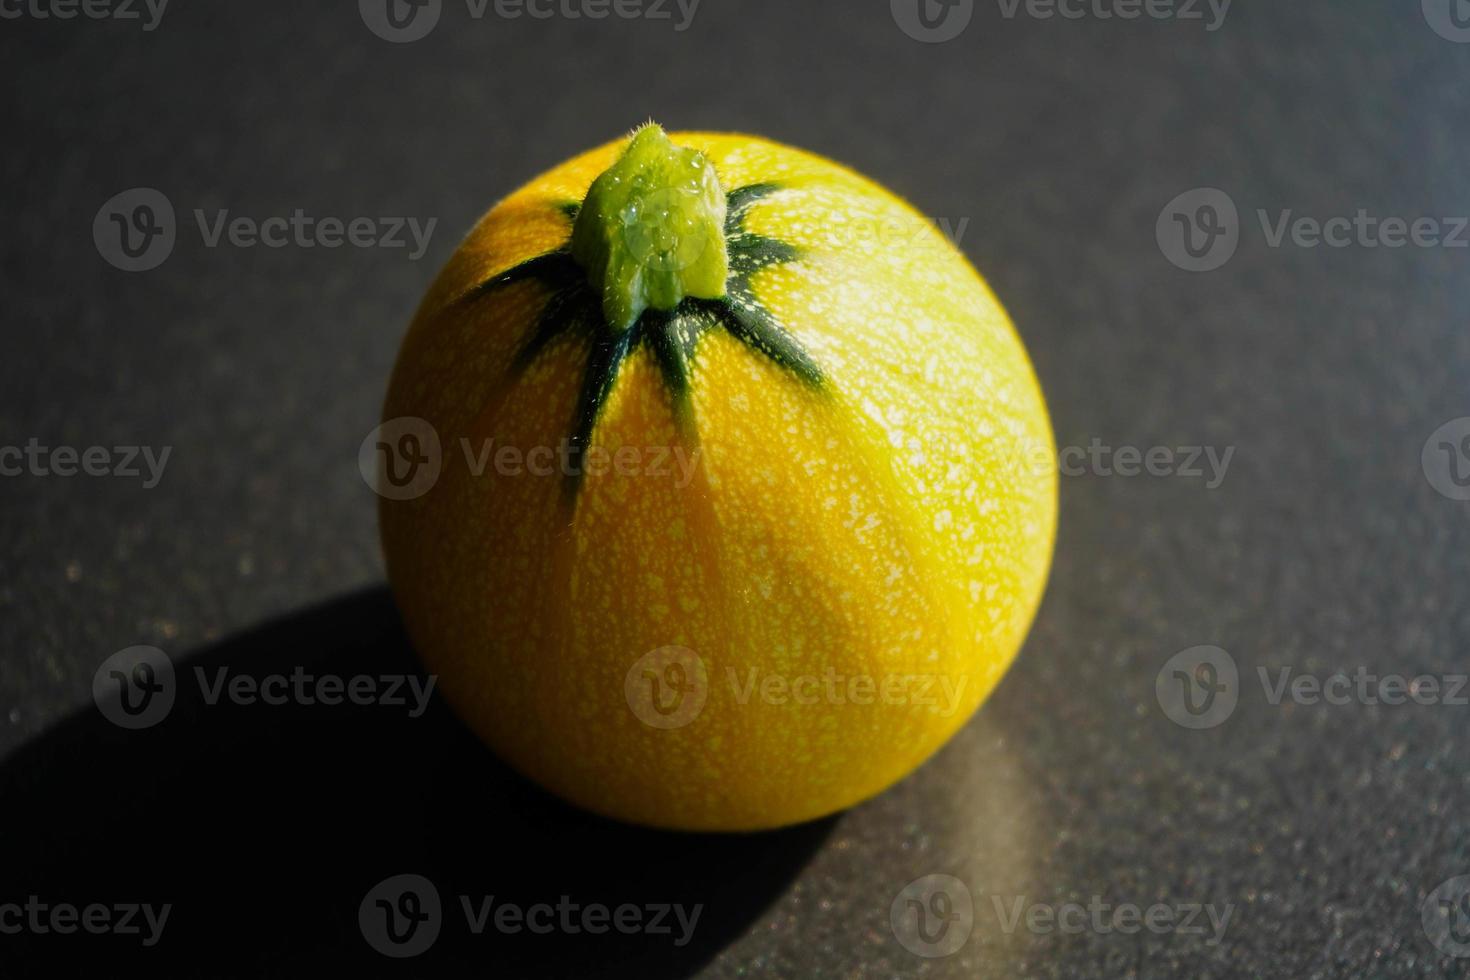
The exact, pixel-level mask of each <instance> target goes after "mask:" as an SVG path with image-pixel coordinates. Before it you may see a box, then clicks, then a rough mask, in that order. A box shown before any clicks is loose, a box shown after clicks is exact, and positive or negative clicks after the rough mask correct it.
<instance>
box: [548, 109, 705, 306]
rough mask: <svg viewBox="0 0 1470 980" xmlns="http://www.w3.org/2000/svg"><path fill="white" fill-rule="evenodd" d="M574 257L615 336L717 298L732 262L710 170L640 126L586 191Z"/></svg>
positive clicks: (701, 158)
mask: <svg viewBox="0 0 1470 980" xmlns="http://www.w3.org/2000/svg"><path fill="white" fill-rule="evenodd" d="M572 257H573V258H574V259H576V261H577V263H578V264H579V265H581V267H582V268H583V269H584V270H585V271H586V273H587V278H588V279H589V280H590V281H591V283H592V287H593V288H594V289H595V290H597V292H598V295H599V296H601V298H602V312H603V316H604V317H605V318H606V319H607V323H608V325H609V326H610V327H612V329H613V330H614V331H623V330H627V329H628V328H629V327H631V326H633V324H635V323H637V322H638V318H639V317H640V316H642V314H643V311H644V310H646V309H654V310H665V311H667V310H672V309H674V308H675V307H676V306H678V305H679V303H680V301H682V300H683V299H684V298H685V297H686V296H693V297H696V298H699V299H720V298H722V297H723V296H724V295H725V283H726V280H727V279H728V278H729V274H730V257H729V254H728V252H727V251H726V246H725V191H724V188H722V187H721V186H720V181H719V178H718V176H716V174H715V168H714V165H713V164H711V163H710V162H709V159H708V158H707V157H705V155H704V154H703V153H700V152H699V151H697V150H690V149H685V148H682V147H678V146H675V145H674V144H673V143H672V142H670V140H669V138H668V136H667V135H665V133H664V131H663V130H662V129H661V128H660V127H658V126H656V125H654V124H653V123H649V124H648V125H646V126H643V127H642V128H640V129H639V130H638V131H637V132H635V133H634V134H633V138H632V139H631V140H630V141H629V143H628V146H627V148H626V149H625V150H624V151H623V155H622V156H621V157H619V158H618V161H617V162H616V163H614V164H613V165H612V166H611V167H609V168H608V169H607V170H605V171H604V172H603V173H602V174H601V175H600V176H599V177H598V178H597V179H596V180H594V181H593V182H592V187H591V188H590V189H589V190H588V191H587V199H586V200H585V201H583V202H582V207H581V210H580V211H578V213H577V220H576V223H575V224H574V225H573V226H572Z"/></svg>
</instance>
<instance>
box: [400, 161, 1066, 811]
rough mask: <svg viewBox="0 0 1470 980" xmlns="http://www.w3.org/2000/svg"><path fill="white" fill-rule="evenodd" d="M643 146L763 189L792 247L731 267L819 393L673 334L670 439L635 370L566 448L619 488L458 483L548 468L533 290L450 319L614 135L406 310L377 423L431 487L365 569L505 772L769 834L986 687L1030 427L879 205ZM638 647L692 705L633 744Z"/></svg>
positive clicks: (869, 188) (1013, 591) (974, 279)
mask: <svg viewBox="0 0 1470 980" xmlns="http://www.w3.org/2000/svg"><path fill="white" fill-rule="evenodd" d="M671 138H672V139H673V141H674V142H675V143H676V144H679V145H682V146H689V147H694V148H696V149H699V150H701V151H703V152H704V153H705V154H706V155H707V156H708V157H709V158H710V160H712V161H713V163H714V165H715V167H716V170H717V171H718V174H719V177H720V181H721V183H722V185H723V186H724V188H725V189H726V191H727V192H729V191H733V190H734V189H736V188H738V187H741V186H744V185H747V184H754V183H763V182H775V183H777V184H779V185H780V187H781V189H780V190H779V191H777V192H775V193H773V194H771V195H769V196H768V197H765V198H763V199H761V200H760V201H759V202H758V203H757V204H756V205H755V206H754V208H753V210H752V211H751V212H750V215H749V217H748V219H747V222H746V228H747V230H749V231H752V232H756V233H759V234H763V235H768V236H770V237H772V238H776V239H780V240H782V241H785V242H788V243H791V244H793V245H796V246H798V247H799V248H800V249H801V250H802V256H801V258H800V259H799V260H798V261H795V262H791V263H789V264H784V265H773V266H770V267H767V268H765V269H763V270H761V271H760V272H759V273H758V274H757V275H756V277H755V279H754V280H753V283H754V287H755V293H756V296H757V298H758V299H759V300H760V301H761V302H762V303H763V304H764V305H765V307H766V308H767V309H768V310H769V311H770V312H771V313H772V314H773V315H774V317H775V318H776V319H777V320H778V321H779V322H780V323H781V324H782V325H783V326H784V327H785V329H786V330H787V331H788V332H789V333H790V334H791V335H793V336H794V337H795V338H796V339H797V340H798V341H800V343H801V344H802V345H803V346H804V347H805V348H806V350H807V351H808V352H809V353H810V354H811V356H812V358H813V360H814V361H815V362H816V363H817V364H818V365H819V367H820V368H821V369H822V372H823V374H824V376H825V383H824V384H823V385H821V386H819V387H812V386H810V385H806V384H803V383H802V382H801V381H800V380H798V379H797V378H796V377H794V376H793V375H792V374H791V373H790V372H789V371H788V370H786V369H785V368H783V367H781V366H780V365H779V364H777V363H775V362H774V361H773V360H771V359H770V358H768V357H765V356H762V355H760V354H758V353H756V352H754V351H752V350H751V349H750V348H749V347H747V346H745V345H743V344H742V343H741V342H740V341H739V340H737V339H736V338H734V337H733V336H731V335H729V334H728V333H725V332H723V331H719V330H716V331H713V332H711V333H709V334H706V335H705V336H704V338H703V339H702V340H701V342H700V344H699V347H698V349H697V355H696V358H695V361H694V370H693V378H692V387H691V391H690V407H691V409H692V420H693V423H694V429H695V430H696V431H697V442H692V441H691V439H690V437H689V435H688V433H687V430H680V429H679V428H678V427H676V425H675V422H674V417H673V412H672V407H671V395H670V394H669V392H668V390H667V389H666V387H665V385H664V383H663V381H662V378H661V376H660V374H659V370H658V365H657V363H656V362H655V361H654V360H653V358H652V356H651V355H650V353H649V351H648V350H647V349H646V348H642V349H638V350H637V351H636V352H635V353H634V354H633V355H631V356H630V358H629V361H628V362H627V363H625V365H624V366H623V368H622V370H621V372H620V373H619V375H618V379H617V382H616V385H615V387H614V388H613V391H612V393H611V396H610V398H609V400H608V401H607V403H606V404H605V406H604V408H603V411H602V413H601V415H600V417H599V421H598V424H597V427H596V429H595V431H594V434H593V438H592V443H593V444H594V445H598V446H601V447H604V448H605V449H606V450H607V451H608V453H609V454H612V453H614V452H616V450H617V449H618V448H619V447H633V450H636V451H637V453H638V460H639V463H638V465H637V466H636V467H634V466H626V467H624V470H623V472H621V473H620V472H617V471H615V470H612V469H611V468H609V469H608V471H606V472H600V473H597V474H591V473H589V475H587V476H586V477H585V479H584V481H583V483H582V485H581V488H580V491H579V492H578V494H577V496H576V500H575V505H574V506H573V505H569V504H568V501H567V498H566V497H564V495H563V484H562V480H561V478H560V473H559V472H558V474H557V475H556V476H554V477H549V476H544V475H532V474H531V473H530V472H528V471H527V470H525V469H523V468H516V467H514V466H513V465H509V464H507V465H505V466H497V465H495V463H494V462H493V461H492V462H491V465H489V466H487V467H486V468H485V469H484V471H483V472H482V473H480V474H478V475H476V474H475V473H474V470H473V467H472V466H471V465H469V463H468V462H467V460H466V457H465V452H464V447H465V445H466V444H468V445H469V446H470V447H471V450H470V451H471V454H472V455H473V454H478V453H480V452H482V451H483V449H484V447H485V446H487V445H488V443H487V440H490V439H493V440H494V443H493V447H494V449H497V450H498V449H500V448H501V447H505V446H510V447H515V448H516V449H517V450H519V451H520V452H522V453H525V452H528V451H530V450H532V449H533V448H534V447H557V446H559V445H561V444H562V443H563V440H565V438H566V437H567V435H568V431H569V428H570V425H571V419H572V415H573V408H574V404H575V399H576V397H577V392H578V388H579V385H580V383H581V379H582V374H583V368H584V364H585V362H586V356H587V349H586V348H587V345H586V342H585V341H583V340H580V339H577V338H575V337H573V336H570V335H568V336H564V337H563V338H562V339H560V340H558V341H556V342H554V343H553V344H552V345H551V346H550V347H549V348H547V349H546V350H545V351H544V352H543V353H542V354H541V355H540V356H539V357H538V358H537V359H536V360H534V361H533V362H532V363H531V364H530V366H529V367H528V368H526V369H525V371H524V372H523V373H521V374H519V375H516V374H515V373H513V372H512V371H510V365H511V361H512V358H513V357H514V356H515V354H516V352H517V351H518V349H519V345H520V344H521V343H523V342H524V341H525V339H526V337H527V333H528V331H529V330H530V329H531V328H532V326H533V324H534V322H535V319H536V316H537V314H538V313H539V312H540V310H541V308H542V305H543V303H544V299H545V295H546V294H545V289H544V287H542V286H540V285H539V284H537V283H535V282H522V283H517V284H515V285H512V286H509V287H507V288H506V289H504V290H503V291H502V292H500V293H497V294H495V295H493V296H491V297H488V298H486V299H485V300H484V301H482V302H478V303H458V304H456V302H455V301H456V300H457V299H460V298H461V297H463V295H464V294H465V293H466V291H467V290H470V289H471V288H472V287H473V286H475V285H476V284H477V283H480V282H482V281H483V280H485V279H487V278H489V277H491V276H492V275H495V274H497V273H500V272H502V271H504V270H506V269H508V268H510V267H512V266H514V265H516V264H518V263H520V262H522V261H524V260H526V259H528V258H530V257H532V256H535V255H538V254H540V253H542V252H546V251H549V250H551V249H554V248H557V247H559V246H561V245H563V244H564V243H565V242H566V240H567V238H568V235H569V233H570V223H569V221H568V219H567V218H566V216H565V215H564V214H562V213H561V211H560V210H559V209H558V205H560V204H562V203H563V202H567V201H580V200H581V199H582V197H583V196H584V194H585V193H586V191H587V188H588V186H589V185H590V183H591V182H592V180H593V179H594V178H595V177H596V176H597V175H598V174H599V173H601V172H602V171H603V170H604V169H606V168H607V167H608V166H609V165H610V164H611V163H612V162H613V161H614V160H615V159H616V156H617V154H618V152H619V151H620V149H621V148H622V146H623V145H624V144H625V142H626V141H625V140H619V141H617V142H614V143H611V144H608V145H606V146H603V147H600V148H598V149H595V150H592V151H590V152H588V153H585V154H583V155H581V156H578V157H576V158H575V159H573V160H570V161H568V162H567V163H564V164H562V165H561V166H559V167H557V168H555V169H553V170H551V171H550V172H548V173H546V174H543V175H542V176H540V177H538V178H536V179H535V180H533V181H532V182H531V183H529V184H527V185H526V186H525V187H523V188H521V189H520V190H518V191H516V192H515V193H514V194H512V195H511V196H510V197H508V198H507V199H505V200H504V201H502V202H501V203H500V204H498V205H497V206H496V207H495V208H494V209H493V210H491V211H490V213H489V214H487V215H486V216H485V217H484V218H483V219H482V220H481V221H480V222H479V224H478V225H477V226H476V227H475V229H474V230H473V231H472V232H471V233H470V235H469V237H468V238H467V239H466V240H465V242H464V243H463V245H462V246H461V247H460V248H459V250H458V251H457V252H456V253H455V255H454V256H453V258H451V259H450V261H449V264H448V265H447V267H446V268H445V269H444V270H443V272H442V273H441V274H440V275H439V277H438V279H437V280H436V281H435V283H434V284H433V286H432V287H431V288H430V290H429V292H428V294H427V296H426V297H425V299H424V302H423V305H422V307H421V308H420V309H419V312H418V315H417V316H416V318H415V320H414V322H413V325H412V327H411V328H410V329H409V332H408V334H407V336H406V338H405V340H404V342H403V348H402V350H401V352H400V353H399V356H398V362H397V365H396V367H395V369H394V372H393V378H392V382H391V384H390V387H389V391H388V397H387V403H386V408H385V412H384V418H385V419H393V418H397V417H400V416H417V417H420V418H423V419H426V420H428V421H429V422H430V423H431V424H432V425H433V426H434V427H435V429H436V430H437V432H438V435H439V438H440V440H441V443H442V445H443V468H442V473H441V475H440V477H439V479H438V481H437V482H436V483H435V484H434V486H433V488H432V489H431V490H430V491H429V492H428V493H426V494H424V495H423V496H421V497H418V498H416V499H411V500H384V501H383V502H382V504H381V508H380V510H381V522H382V535H383V545H384V549H385V552H386V555H387V562H388V570H389V576H390V579H391V581H392V586H393V590H394V594H395V595H396V597H397V600H398V603H399V605H400V607H401V609H402V612H403V616H404V620H405V622H406V624H407V627H408V631H409V633H410V635H411V637H412V639H413V641H414V643H415V645H416V646H417V648H418V650H419V651H420V653H421V655H422V656H423V658H424V660H425V662H426V663H427V665H428V667H429V669H430V670H432V671H433V672H434V673H436V674H437V675H438V676H439V688H440V690H441V691H443V692H444V694H445V696H446V697H447V698H448V699H449V701H450V703H451V704H452V705H453V706H454V708H455V709H456V711H457V712H458V713H459V714H460V715H461V716H462V717H463V718H464V719H465V720H466V721H467V722H468V723H469V725H470V726H471V727H473V728H474V729H475V731H477V732H478V733H479V734H480V735H481V737H483V738H484V739H485V741H486V742H488V743H489V745H490V746H491V747H492V748H493V749H494V750H495V751H496V752H497V753H498V754H499V755H500V756H501V757H503V758H504V759H506V760H507V761H509V762H510V763H511V764H512V765H514V766H515V767H516V768H517V769H519V770H520V771H522V772H524V773H525V774H527V775H528V776H530V777H531V778H532V779H534V780H535V781H537V782H538V783H540V784H542V785H543V786H545V787H547V788H548V789H550V790H551V791H553V792H555V793H557V794H559V795H561V796H563V797H565V798H566V799H569V800H572V801H574V802H576V803H578V804H580V805H582V806H585V807H587V808H588V809H591V810H594V811H597V812H600V813H603V814H607V815H610V816H613V817H617V818H620V819H624V820H629V821H633V822H637V823H642V824H650V825H655V826H661V827H674V828H684V829H697V830H749V829H756V828H767V827H776V826H780V825H784V824H791V823H796V822H799V821H804V820H809V819H812V818H816V817H820V816H823V815H825V814H829V813H832V812H835V811H837V810H841V809H843V808H845V807H848V806H851V805H852V804H854V803H857V802H859V801H861V800H863V799H865V798H867V797H869V796H872V795H874V794H876V793H878V792H880V791H881V790H883V789H884V788H886V787H887V786H889V785H891V784H892V783H894V782H895V781H897V780H899V779H901V778H902V777H903V776H905V775H906V774H908V773H910V772H912V771H913V770H914V769H915V768H916V767H917V766H919V765H920V764H921V763H922V762H923V761H924V760H925V759H926V758H928V757H929V756H930V755H931V754H932V753H933V752H934V751H935V750H937V749H938V748H939V747H940V746H941V745H943V744H944V742H945V741H946V740H947V739H948V738H949V737H950V736H951V735H952V734H953V733H954V732H955V731H956V729H958V728H959V727H960V726H961V725H963V724H964V723H965V721H966V719H967V718H969V717H970V715H971V714H972V713H973V712H974V710H975V709H976V708H977V707H978V706H979V705H980V703H981V702H982V701H983V700H984V699H985V697H986V696H987V695H988V694H989V693H990V691H991V689H992V688H993V687H994V686H995V684H996V683H997V682H998V681H999V680H1000V677H1001V675H1002V674H1003V673H1004V671H1005V669H1006V667H1007V666H1008V665H1009V664H1010V662H1011V660H1012V659H1013V658H1014V656H1015V654H1016V652H1017V650H1018V649H1019V647H1020V645H1021V643H1022V640H1023V639H1024V637H1025V634H1026V631H1027V628H1028V626H1029V624H1030V622H1031V619H1032V616H1033V615H1034V613H1035V610H1036V607H1037V604H1038V602H1039V601H1040V597H1041V593H1042V589H1043V587H1044V585H1045V581H1046V575H1047V571H1048V567H1049V564H1050V559H1051V549H1052V542H1053V537H1054V531H1055V524H1056V494H1057V488H1056V471H1055V467H1054V466H1053V465H1049V464H1050V463H1051V461H1052V460H1053V459H1054V456H1053V455H1052V445H1053V444H1052V435H1051V429H1050V425H1049V422H1048V419H1047V413H1046V406H1045V403H1044V402H1043V399H1042V395H1041V391H1040V389H1039V387H1038V385H1037V382H1036V378H1035V376H1034V374H1033V372H1032V369H1031V366H1030V363H1029V362H1028V360H1027V357H1026V353H1025V350H1024V349H1023V347H1022V345H1021V343H1020V341H1019V339H1018V338H1017V336H1016V334H1015V331H1014V330H1013V328H1012V326H1011V324H1010V321H1009V320H1008V319H1007V317H1006V314H1005V312H1004V311H1003V310H1002V308H1001V306H1000V304H999V303H998V302H997V301H996V299H995V297H994V296H993V295H992V294H991V293H990V291H989V289H988V288H987V287H986V285H985V283H984V282H983V281H982V280H981V279H980V277H979V276H978V275H977V274H976V273H975V271H974V269H973V268H972V267H971V266H970V265H969V263H968V262H966V260H965V259H964V257H963V256H962V255H961V254H960V252H959V251H958V250H957V249H955V248H954V247H953V246H952V245H951V244H950V243H949V242H948V241H947V240H946V239H945V238H944V237H943V235H941V234H940V233H939V232H938V230H936V229H935V228H934V227H933V225H932V224H931V223H928V222H925V221H924V220H923V219H922V218H921V217H920V216H919V215H918V214H917V213H916V212H914V211H913V210H912V209H911V208H910V207H909V206H908V205H907V204H905V203H904V202H902V201H900V200H898V199H897V198H895V197H894V196H893V195H891V194H889V193H888V192H887V191H885V190H884V189H883V188H881V187H879V186H877V185H876V184H874V183H872V182H871V181H869V180H867V179H865V178H863V177H861V176H860V175H858V174H856V173H854V172H852V171H850V170H847V169H845V168H843V167H841V166H839V165H837V164H834V163H832V162H831V161H828V160H825V159H822V158H821V157H817V156H814V155H812V154H809V153H805V152H802V151H800V150H796V149H792V148H790V147H786V146H781V145H778V144H775V143H771V142H767V141H765V140H762V139H758V138H755V137H751V136H744V135H734V134H712V133H673V134H671ZM665 447H678V449H679V450H680V451H681V452H683V453H684V454H685V455H684V458H685V459H686V460H692V461H693V464H694V465H693V467H692V470H689V471H684V472H681V470H680V467H679V466H678V465H676V463H675V457H673V456H672V455H667V454H665ZM661 454H663V455H665V460H664V468H666V469H667V471H668V472H660V469H661V468H660V467H659V466H658V461H659V460H658V458H659V456H660V455H661ZM539 458H540V459H541V460H542V461H543V462H544V460H545V454H544V453H543V454H541V456H540V457H539ZM625 458H626V459H628V460H631V459H632V456H631V451H630V452H629V453H625ZM635 469H636V470H637V472H636V474H635V473H634V472H633V471H634V470H635ZM686 474H687V479H686V478H685V477H686ZM670 645H676V646H679V647H684V648H687V649H688V650H690V651H693V654H694V655H697V657H698V658H699V659H698V662H699V664H701V665H702V667H703V679H704V681H705V683H706V684H707V688H706V690H705V692H704V698H705V700H704V703H703V705H702V707H701V708H700V710H699V711H698V712H697V714H696V715H695V716H693V717H692V718H690V719H688V720H687V723H685V724H682V725H680V726H678V727H666V728H659V727H653V726H651V725H649V724H645V723H644V722H643V721H641V720H640V714H639V712H637V711H635V710H634V707H633V706H632V702H631V701H630V698H629V696H628V695H627V694H626V693H625V682H628V678H629V672H630V670H633V669H634V667H635V664H636V663H638V662H639V660H640V658H641V657H643V656H644V655H645V654H647V653H648V652H649V651H652V650H655V649H656V648H661V647H666V646H670ZM813 678H815V681H813V680H811V679H813ZM634 683H639V681H638V680H637V678H636V677H635V679H634ZM649 683H650V684H651V683H652V682H651V681H650V682H649ZM782 685H785V687H784V688H783V686H782ZM666 693H667V692H666ZM662 703H665V704H667V703H669V702H662ZM466 778H474V777H473V774H472V773H467V774H466Z"/></svg>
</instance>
